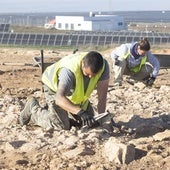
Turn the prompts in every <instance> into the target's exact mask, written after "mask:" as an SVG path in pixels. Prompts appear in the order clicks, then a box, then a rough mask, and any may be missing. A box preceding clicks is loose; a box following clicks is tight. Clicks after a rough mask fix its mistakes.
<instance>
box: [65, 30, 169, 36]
mask: <svg viewBox="0 0 170 170" xmlns="http://www.w3.org/2000/svg"><path fill="white" fill-rule="evenodd" d="M66 33H67V34H83V35H101V34H102V35H121V36H141V37H148V36H162V37H166V36H170V34H169V33H159V32H148V31H70V32H66Z"/></svg>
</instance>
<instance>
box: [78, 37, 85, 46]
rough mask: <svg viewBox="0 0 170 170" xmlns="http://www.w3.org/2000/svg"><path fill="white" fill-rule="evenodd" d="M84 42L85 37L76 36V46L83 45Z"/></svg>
mask: <svg viewBox="0 0 170 170" xmlns="http://www.w3.org/2000/svg"><path fill="white" fill-rule="evenodd" d="M84 40H85V36H84V35H79V36H78V40H77V41H78V42H77V43H78V45H84Z"/></svg>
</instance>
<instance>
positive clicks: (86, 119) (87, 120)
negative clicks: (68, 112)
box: [77, 110, 95, 127]
mask: <svg viewBox="0 0 170 170" xmlns="http://www.w3.org/2000/svg"><path fill="white" fill-rule="evenodd" d="M77 115H78V116H80V118H81V123H82V126H86V125H87V126H88V127H92V126H93V124H94V123H95V120H94V118H93V116H92V115H89V114H88V113H87V112H86V111H84V110H80V111H79V112H78V113H77Z"/></svg>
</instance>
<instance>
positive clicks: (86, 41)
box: [85, 35, 92, 44]
mask: <svg viewBox="0 0 170 170" xmlns="http://www.w3.org/2000/svg"><path fill="white" fill-rule="evenodd" d="M91 39H92V36H90V35H86V37H85V44H91Z"/></svg>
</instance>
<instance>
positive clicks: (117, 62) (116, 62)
mask: <svg viewBox="0 0 170 170" xmlns="http://www.w3.org/2000/svg"><path fill="white" fill-rule="evenodd" d="M119 62H120V61H119V60H118V57H117V58H115V65H119Z"/></svg>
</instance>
